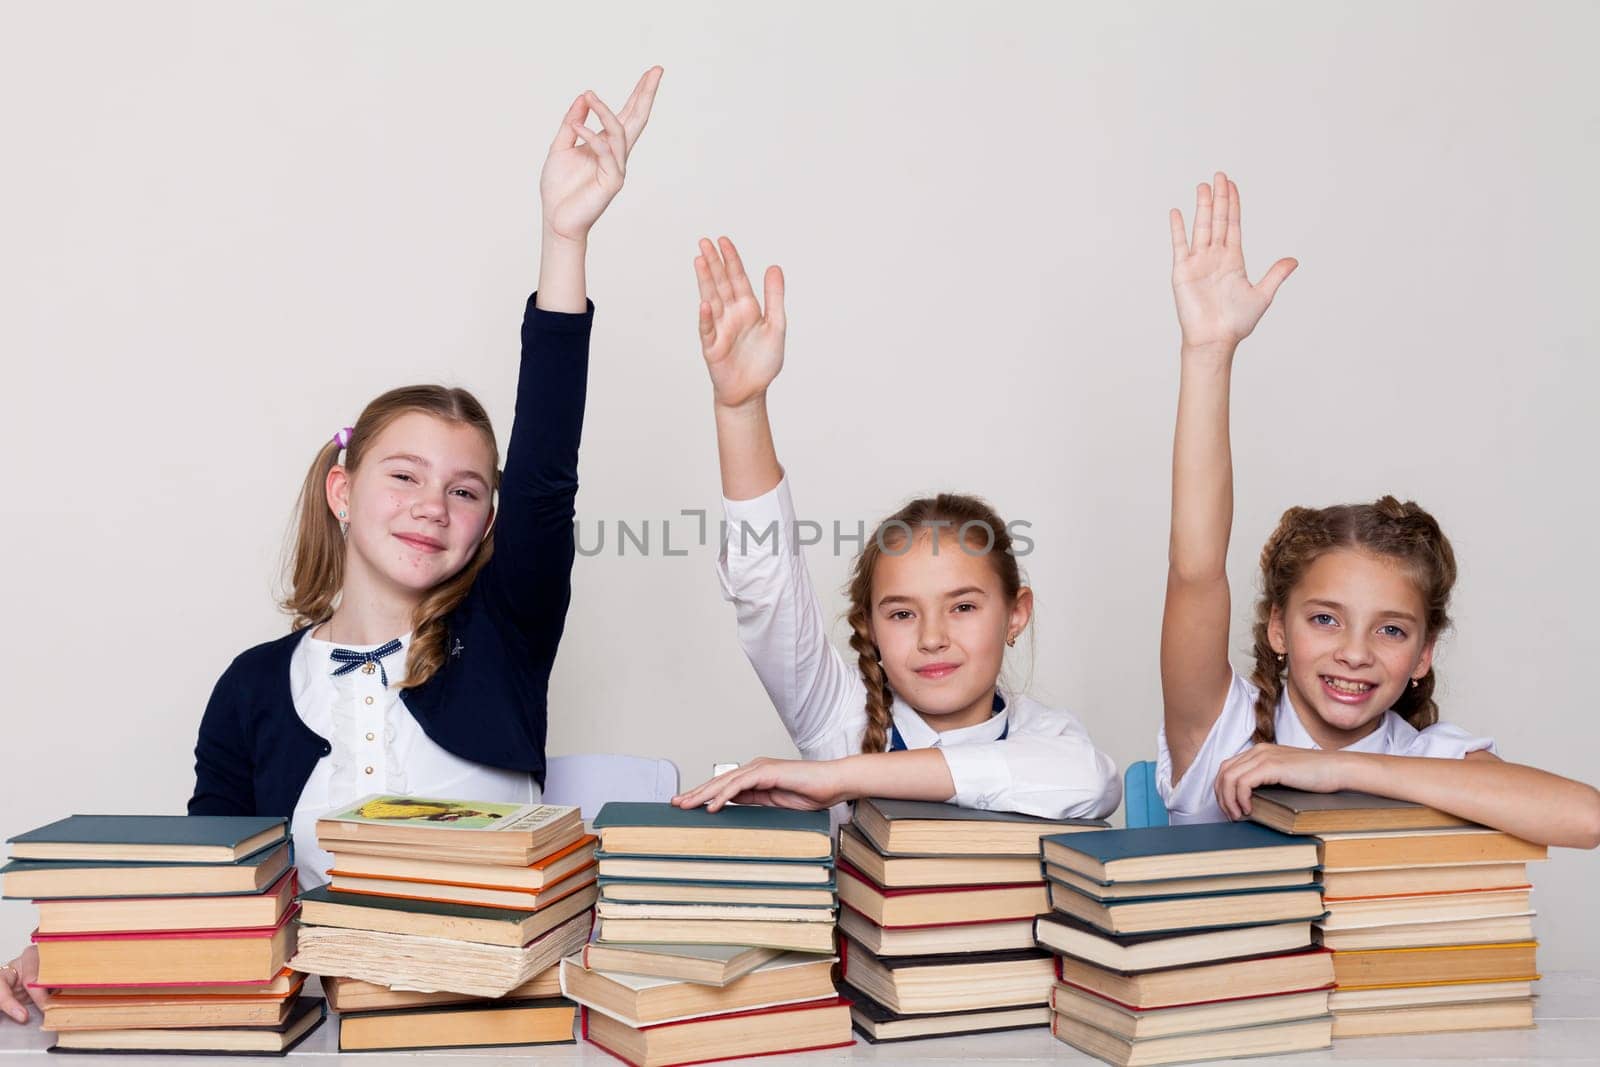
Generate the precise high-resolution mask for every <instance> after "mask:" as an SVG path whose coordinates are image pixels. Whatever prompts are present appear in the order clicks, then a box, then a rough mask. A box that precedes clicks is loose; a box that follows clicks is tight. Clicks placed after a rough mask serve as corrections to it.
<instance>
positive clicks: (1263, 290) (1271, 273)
mask: <svg viewBox="0 0 1600 1067" xmlns="http://www.w3.org/2000/svg"><path fill="white" fill-rule="evenodd" d="M1299 265H1300V261H1299V260H1297V259H1289V258H1287V257H1286V258H1284V259H1280V260H1278V262H1276V263H1274V264H1273V265H1272V266H1271V267H1270V268H1268V270H1267V274H1266V277H1264V278H1262V279H1261V280H1260V281H1259V282H1257V283H1256V286H1255V288H1256V291H1257V292H1258V293H1260V294H1261V295H1263V296H1265V297H1266V298H1267V302H1268V303H1271V302H1272V298H1273V297H1274V296H1275V295H1277V292H1278V286H1280V285H1282V284H1283V283H1284V281H1285V279H1287V278H1288V277H1289V275H1291V274H1293V273H1294V269H1295V268H1296V267H1298V266H1299Z"/></svg>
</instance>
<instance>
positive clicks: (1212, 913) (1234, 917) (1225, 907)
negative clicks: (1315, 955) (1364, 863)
mask: <svg viewBox="0 0 1600 1067" xmlns="http://www.w3.org/2000/svg"><path fill="white" fill-rule="evenodd" d="M1050 906H1051V907H1053V908H1055V909H1056V910H1057V911H1060V912H1065V913H1066V914H1068V915H1072V916H1075V917H1077V918H1079V919H1082V920H1083V921H1084V922H1087V923H1091V924H1092V925H1094V926H1096V927H1098V928H1100V929H1101V930H1104V931H1106V932H1107V933H1112V934H1143V933H1169V932H1176V931H1189V930H1199V929H1204V928H1207V927H1220V926H1247V925H1254V924H1256V923H1264V922H1285V921H1288V920H1290V919H1307V920H1310V919H1320V918H1321V917H1322V915H1323V907H1322V891H1321V890H1320V889H1318V888H1317V887H1316V886H1309V887H1303V888H1289V889H1252V890H1248V891H1246V892H1243V893H1223V894H1206V895H1204V896H1193V897H1154V898H1135V899H1132V900H1111V901H1099V900H1095V899H1094V898H1093V897H1089V896H1085V895H1084V894H1083V893H1080V892H1078V891H1077V890H1076V889H1073V888H1072V887H1071V886H1065V885H1062V884H1061V883H1059V882H1051V883H1050Z"/></svg>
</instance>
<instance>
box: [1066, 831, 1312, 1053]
mask: <svg viewBox="0 0 1600 1067" xmlns="http://www.w3.org/2000/svg"><path fill="white" fill-rule="evenodd" d="M1042 857H1043V860H1044V865H1045V866H1044V873H1045V878H1046V880H1047V881H1048V883H1049V890H1050V903H1051V906H1052V908H1053V911H1052V912H1051V913H1050V914H1048V915H1041V916H1040V917H1039V919H1038V921H1037V926H1036V933H1037V936H1038V939H1039V943H1040V944H1041V945H1042V946H1044V947H1045V948H1047V949H1049V950H1050V951H1052V952H1055V953H1057V954H1058V955H1059V956H1060V962H1059V968H1060V970H1059V975H1060V981H1059V982H1058V983H1057V984H1056V986H1055V989H1054V990H1053V992H1052V995H1051V1001H1050V1003H1051V1008H1052V1010H1053V1017H1052V1030H1053V1032H1054V1033H1055V1035H1056V1037H1057V1038H1059V1039H1060V1040H1062V1041H1065V1042H1066V1043H1067V1044H1070V1045H1072V1046H1074V1047H1076V1048H1078V1049H1080V1050H1082V1051H1084V1052H1087V1053H1088V1054H1089V1055H1091V1056H1095V1057H1098V1058H1099V1059H1102V1060H1105V1061H1106V1062H1108V1063H1114V1064H1119V1065H1129V1064H1161V1063H1178V1062H1183V1061H1186V1060H1203V1059H1218V1058H1224V1057H1234V1056H1259V1055H1269V1054H1282V1053H1288V1052H1299V1051H1304V1050H1309V1049H1318V1048H1326V1047H1327V1046H1328V1045H1329V1043H1330V1042H1331V1040H1332V1017H1331V1016H1330V1015H1329V1012H1328V998H1329V991H1330V988H1331V987H1332V985H1333V981H1334V975H1333V964H1332V958H1331V954H1330V953H1328V952H1326V951H1324V950H1318V949H1313V948H1312V927H1311V924H1312V921H1313V920H1315V919H1318V918H1320V917H1321V916H1322V914H1323V906H1322V893H1321V889H1320V887H1319V886H1318V885H1317V884H1316V882H1315V877H1314V871H1313V868H1314V867H1315V866H1316V862H1317V850H1316V846H1315V844H1314V843H1313V842H1310V841H1307V840H1306V839H1305V838H1300V837H1294V836H1291V835H1289V834H1282V833H1279V832H1277V831H1275V830H1270V829H1268V828H1267V827H1264V826H1258V825H1255V824H1254V823H1220V824H1210V825H1199V826H1161V827H1148V828H1144V829H1134V830H1102V831H1098V832H1095V833H1083V834H1071V835H1063V836H1060V837H1047V838H1045V840H1044V842H1043V847H1042Z"/></svg>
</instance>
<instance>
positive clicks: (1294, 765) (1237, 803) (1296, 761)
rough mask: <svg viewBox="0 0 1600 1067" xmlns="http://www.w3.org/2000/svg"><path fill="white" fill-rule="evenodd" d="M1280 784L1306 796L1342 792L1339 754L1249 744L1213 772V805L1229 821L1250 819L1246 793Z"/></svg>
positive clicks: (1247, 794) (1343, 778)
mask: <svg viewBox="0 0 1600 1067" xmlns="http://www.w3.org/2000/svg"><path fill="white" fill-rule="evenodd" d="M1263 785H1281V786H1285V787H1287V788H1289V789H1303V790H1305V791H1306V792H1308V793H1335V792H1338V791H1339V790H1341V789H1346V788H1348V786H1347V785H1346V784H1345V774H1344V759H1343V756H1342V754H1341V753H1338V752H1324V751H1322V750H1321V749H1316V748H1292V747H1290V746H1287V745H1252V746H1251V747H1250V748H1247V749H1245V750H1244V751H1243V752H1241V753H1239V754H1238V755H1237V756H1234V757H1232V758H1231V759H1227V760H1224V761H1223V763H1222V766H1221V767H1219V768H1218V769H1217V784H1216V791H1217V803H1218V804H1219V805H1221V807H1222V811H1223V813H1224V814H1226V815H1227V816H1228V818H1230V819H1235V820H1237V819H1246V818H1249V816H1250V794H1251V792H1252V791H1254V790H1255V789H1256V787H1257V786H1263Z"/></svg>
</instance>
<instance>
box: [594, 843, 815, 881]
mask: <svg viewBox="0 0 1600 1067" xmlns="http://www.w3.org/2000/svg"><path fill="white" fill-rule="evenodd" d="M595 858H596V859H597V860H599V861H600V877H601V878H629V879H638V880H640V881H653V882H691V883H695V884H703V883H707V882H734V883H737V884H740V885H750V884H753V883H774V884H779V885H811V886H828V887H829V888H832V886H833V861H832V858H831V857H830V858H829V859H828V860H827V861H826V862H822V863H808V862H806V861H804V860H773V861H770V862H766V861H760V860H741V859H725V860H702V859H681V858H678V857H675V856H674V857H669V858H663V857H660V856H617V855H611V854H609V853H605V852H597V853H595Z"/></svg>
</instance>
